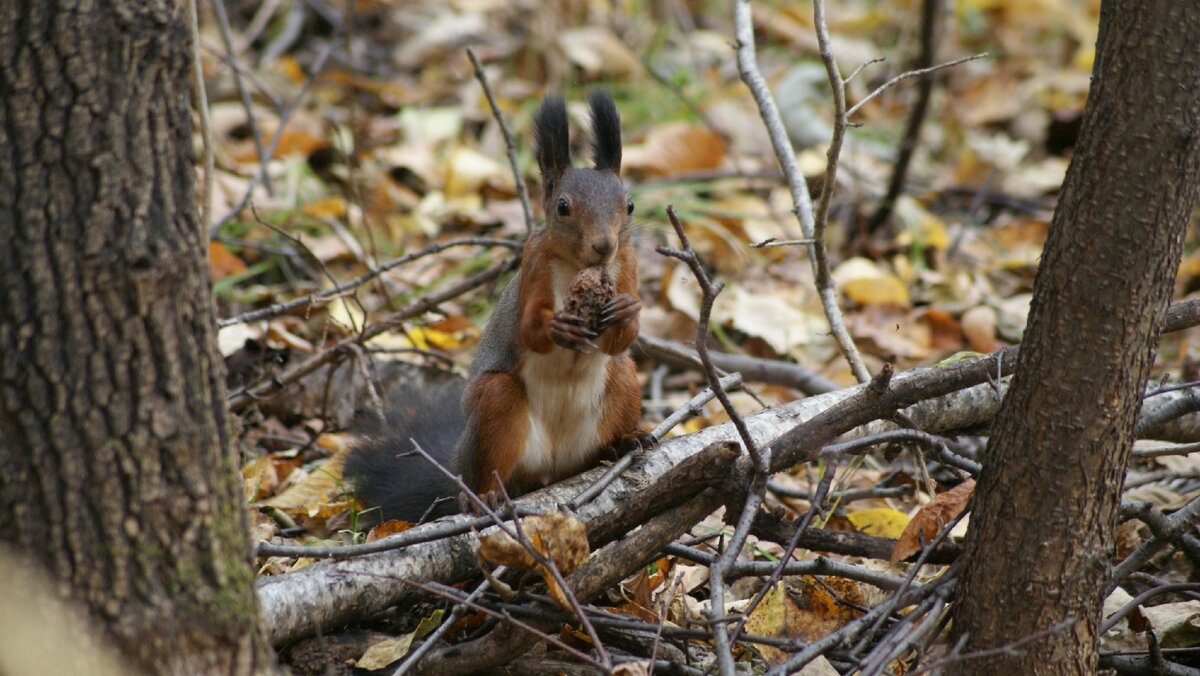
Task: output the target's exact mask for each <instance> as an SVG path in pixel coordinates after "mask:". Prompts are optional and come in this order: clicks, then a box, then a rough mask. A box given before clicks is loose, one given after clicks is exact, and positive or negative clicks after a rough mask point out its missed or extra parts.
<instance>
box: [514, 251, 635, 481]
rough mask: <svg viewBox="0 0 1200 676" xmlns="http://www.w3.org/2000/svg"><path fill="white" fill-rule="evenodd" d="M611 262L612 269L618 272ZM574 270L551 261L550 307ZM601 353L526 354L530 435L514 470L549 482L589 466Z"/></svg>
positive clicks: (557, 306) (602, 371)
mask: <svg viewBox="0 0 1200 676" xmlns="http://www.w3.org/2000/svg"><path fill="white" fill-rule="evenodd" d="M616 267H617V261H615V260H614V262H613V265H612V266H611V267H610V272H611V273H612V274H613V275H614V276H615V275H616V273H617V272H619V270H616V269H613V268H616ZM574 277H575V271H573V270H571V269H570V268H569V267H568V266H566V265H564V264H563V263H560V262H558V261H553V262H551V264H550V279H551V282H550V283H551V285H552V288H553V290H554V311H555V312H558V311H560V310H562V307H563V303H564V302H565V301H566V299H567V296H568V294H569V293H570V289H571V282H572V281H573V280H574ZM611 358H612V357H610V356H609V355H607V354H604V353H603V352H599V351H596V352H592V353H590V354H579V353H577V352H574V351H573V350H568V349H566V348H563V347H559V346H557V345H556V346H554V348H553V349H552V350H550V351H549V352H547V353H545V354H537V353H534V352H528V353H526V355H525V358H524V362H523V365H522V368H521V379H522V380H523V381H524V382H525V396H526V398H527V399H528V401H529V434H528V436H527V437H526V439H525V449H524V452H523V453H522V454H521V459H520V461H519V462H518V463H517V468H516V469H517V471H518V472H520V473H521V474H525V475H528V476H535V477H539V479H540V480H541V481H542V482H543V483H549V482H550V481H553V480H555V479H559V478H562V477H565V476H569V475H571V474H575V473H576V472H579V471H580V470H582V469H583V468H584V467H586V466H588V465H591V464H592V463H593V459H594V457H595V453H596V451H597V450H598V449H599V448H600V420H601V418H602V416H603V415H604V400H605V398H604V390H605V387H606V386H607V384H608V362H609V360H610V359H611Z"/></svg>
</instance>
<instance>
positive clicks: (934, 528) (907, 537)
mask: <svg viewBox="0 0 1200 676" xmlns="http://www.w3.org/2000/svg"><path fill="white" fill-rule="evenodd" d="M974 490H975V480H974V479H967V480H966V481H964V482H962V483H961V484H959V485H957V486H955V487H954V488H951V489H950V490H948V491H945V492H943V493H938V494H937V495H936V496H935V497H934V498H933V502H931V503H929V504H928V505H925V506H924V507H922V508H921V511H919V512H917V513H916V515H915V516H913V518H912V520H911V521H909V522H908V526H907V527H905V529H904V532H903V533H901V534H900V539H898V540H896V546H895V548H893V549H892V563H896V562H897V561H903V560H904V559H907V558H908V557H910V556H912V555H913V554H916V553H917V552H919V551H920V550H921V544H922V543H923V542H929V541H930V540H932V539H933V538H935V537H937V534H938V531H940V530H941V529H942V527H943V526H945V525H946V524H948V523H950V522H951V521H953V520H954V518H955V517H956V516H958V515H959V514H962V512H963V510H964V509H965V508H966V506H967V500H968V499H970V497H971V493H972V492H974Z"/></svg>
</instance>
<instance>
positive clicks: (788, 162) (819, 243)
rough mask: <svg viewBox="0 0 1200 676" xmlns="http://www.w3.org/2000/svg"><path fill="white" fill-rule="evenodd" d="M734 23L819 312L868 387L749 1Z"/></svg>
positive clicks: (742, 66) (740, 3) (741, 62)
mask: <svg viewBox="0 0 1200 676" xmlns="http://www.w3.org/2000/svg"><path fill="white" fill-rule="evenodd" d="M733 21H734V32H735V35H736V37H737V63H738V72H739V73H741V76H742V81H743V82H745V83H746V86H747V87H748V88H749V89H750V93H751V94H752V95H753V96H754V101H755V103H756V104H757V105H758V112H759V115H760V116H761V117H762V120H763V123H764V124H765V125H766V128H767V134H768V136H770V138H771V147H772V148H773V149H774V151H775V157H776V159H777V160H778V161H779V166H780V168H781V169H782V170H783V174H784V176H785V177H786V179H787V185H788V189H789V191H790V192H791V196H792V202H793V204H795V210H794V213H795V214H796V219H797V220H798V221H799V223H800V230H801V232H802V233H803V234H804V237H805V238H806V239H811V240H813V242H812V244H809V245H808V256H809V259H810V261H811V262H812V266H813V275H814V277H815V278H816V286H817V293H818V295H819V297H820V298H821V307H822V308H823V309H824V310H825V317H826V319H827V320H828V321H829V328H830V331H831V332H832V333H833V337H834V340H836V341H837V344H838V347H839V348H840V349H841V351H842V355H843V356H844V357H845V358H846V361H847V362H848V363H849V364H850V370H851V371H852V372H853V373H854V377H855V378H856V379H857V380H858V381H859V382H865V381H867V380H869V379H870V373H868V371H867V367H866V365H865V364H863V361H862V357H861V356H860V355H859V353H858V348H856V347H855V346H854V341H853V339H851V337H850V332H849V331H848V330H847V329H846V323H845V320H844V319H843V318H842V311H841V308H839V307H838V304H837V289H836V287H835V285H834V282H833V277H832V275H831V274H830V268H829V258H828V254H827V252H826V250H825V242H824V239H823V234H824V226H823V225H822V226H821V230H820V231H818V229H817V226H816V221H815V219H814V216H813V206H812V199H811V198H810V197H809V195H808V186H807V184H806V183H805V182H804V177H803V175H802V174H801V173H800V168H799V166H797V164H796V152H795V150H794V149H793V148H792V142H791V141H790V140H788V137H787V132H786V131H784V128H783V121H782V120H781V119H780V117H779V108H778V107H777V106H776V105H775V99H774V98H772V96H771V91H770V89H769V88H768V87H767V82H766V80H765V79H763V76H762V73H760V72H759V70H758V63H757V59H756V57H755V53H754V26H753V21H752V20H751V16H750V1H749V0H735V2H734V10H733ZM837 81H838V84H839V85H840V84H841V82H842V80H841V77H840V76H839V77H838V79H837ZM829 189H831V188H830V187H829V185H828V183H827V184H826V190H829Z"/></svg>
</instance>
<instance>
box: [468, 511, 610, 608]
mask: <svg viewBox="0 0 1200 676" xmlns="http://www.w3.org/2000/svg"><path fill="white" fill-rule="evenodd" d="M521 532H523V533H524V534H525V537H527V538H529V542H530V544H531V545H532V546H533V549H534V550H535V551H537V553H538V554H540V555H541V556H542V557H544V558H545V559H548V560H550V561H551V562H552V563H553V564H554V567H555V568H557V569H558V571H559V572H560V573H562V574H563V575H570V574H571V573H572V572H574V571H575V569H576V568H578V567H579V566H580V565H582V564H583V562H584V561H587V558H588V554H589V553H590V550H589V549H588V541H587V529H586V528H585V527H584V525H583V522H582V521H580V520H579V519H577V518H575V517H573V516H570V515H569V514H564V513H562V512H551V513H549V514H544V515H542V516H531V517H528V518H525V519H521ZM478 555H479V557H480V558H481V559H483V560H484V561H487V562H489V563H491V564H493V565H503V566H508V567H510V568H516V569H520V570H530V569H535V568H536V569H537V570H538V572H540V573H541V574H542V578H543V579H545V580H546V586H547V587H548V588H549V591H550V595H551V596H552V597H554V600H555V601H557V602H558V604H559V605H560V606H562V607H563V608H565V609H568V610H569V609H570V607H571V606H570V604H569V603H568V602H567V598H566V592H565V591H564V590H563V589H562V588H560V587H559V586H558V583H557V582H556V581H555V579H554V575H553V574H552V573H551V571H550V570H549V569H548V568H546V567H545V566H543V565H541V564H540V563H538V562H537V561H535V560H534V558H533V555H532V554H530V552H529V550H528V549H526V548H525V547H524V546H522V544H521V543H519V542H517V541H516V540H514V539H513V538H512V537H510V536H509V535H508V533H505V532H503V531H498V532H496V533H491V534H489V535H486V536H484V537H482V538H480V539H479V550H478Z"/></svg>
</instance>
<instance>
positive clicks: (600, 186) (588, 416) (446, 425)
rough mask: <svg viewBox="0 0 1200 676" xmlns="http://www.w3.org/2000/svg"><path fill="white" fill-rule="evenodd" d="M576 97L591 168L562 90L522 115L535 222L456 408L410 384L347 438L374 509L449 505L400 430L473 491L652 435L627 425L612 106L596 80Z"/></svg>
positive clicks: (629, 208)
mask: <svg viewBox="0 0 1200 676" xmlns="http://www.w3.org/2000/svg"><path fill="white" fill-rule="evenodd" d="M588 106H589V109H590V112H591V122H592V149H593V168H577V167H574V166H572V162H571V153H570V145H569V142H570V138H569V131H568V125H567V111H566V106H565V104H564V102H563V99H562V98H561V97H559V96H557V95H547V96H545V97H544V98H543V99H542V102H541V105H540V107H539V108H538V111H537V113H536V115H535V117H534V139H535V144H536V155H537V162H538V169H539V171H540V173H541V178H542V187H543V196H542V206H543V209H544V212H545V217H546V218H545V221H546V222H545V225H544V226H543V227H542V228H540V229H539V230H537V231H536V232H535V233H534V234H532V235H531V236H530V237H529V239H528V241H527V242H526V244H525V247H524V251H523V253H522V256H521V264H520V269H519V270H518V271H517V273H516V274H515V275H514V276H513V278H512V280H511V281H510V282H509V284H508V286H507V287H505V289H504V291H503V293H502V294H501V296H500V300H499V301H498V302H497V304H496V306H495V309H494V310H493V312H492V316H491V319H490V320H489V321H488V323H487V325H486V327H485V329H484V332H483V336H482V338H481V340H480V343H479V347H478V349H477V352H476V354H475V358H474V360H473V361H472V363H471V368H470V372H469V375H468V378H467V381H466V384H465V388H464V391H463V394H462V410H461V413H460V414H459V415H455V414H453V413H451V414H449V415H447V412H446V411H445V408H446V404H445V401H446V399H445V397H444V396H443V397H441V399H440V401H439V400H437V399H436V398H434V396H429V395H425V396H421V395H418V396H417V398H416V401H410V402H408V403H407V405H406V406H405V407H404V410H400V411H398V412H393V415H390V416H389V417H390V418H391V420H390V421H389V422H388V423H384V424H382V425H377V426H376V428H375V429H374V430H373V432H372V433H371V434H368V435H367V436H366V438H365V440H364V441H362V442H361V443H359V444H358V445H357V446H356V447H355V448H353V449H352V450H351V452H350V455H349V456H348V458H347V461H346V467H345V476H346V477H347V478H349V479H350V480H351V481H353V482H354V486H355V488H356V490H357V495H358V498H359V500H360V501H362V502H364V503H366V504H367V505H371V506H374V507H378V508H379V512H380V513H379V514H378V515H376V516H375V517H373V518H381V519H401V520H406V521H412V522H418V521H421V520H423V519H425V518H436V517H438V516H443V515H445V514H450V513H453V512H455V511H457V510H456V509H455V507H456V506H457V505H456V504H455V502H456V501H455V500H453V499H451V498H452V496H457V495H458V492H459V491H458V489H457V487H456V486H455V485H454V483H453V482H452V481H450V480H449V479H448V478H447V477H446V476H445V475H443V474H442V473H441V472H439V471H438V470H437V468H435V467H433V466H431V465H430V463H429V462H428V461H427V460H425V459H424V458H421V457H417V456H414V455H412V454H410V453H409V452H410V451H411V450H412V444H411V442H410V441H409V439H410V438H412V439H414V440H415V441H417V442H418V443H420V444H421V447H422V448H423V449H424V450H426V451H427V452H428V453H429V454H430V455H431V456H432V457H433V458H434V459H435V460H436V461H438V462H439V463H441V464H443V465H447V466H448V467H449V469H450V470H451V471H452V472H454V473H456V474H459V475H461V476H462V478H463V480H464V482H465V483H466V485H467V486H468V487H469V488H471V490H473V491H475V492H476V493H479V494H481V495H486V494H488V493H495V492H497V491H499V489H500V487H501V485H503V487H504V488H505V489H506V490H507V491H508V493H509V494H510V495H520V494H522V493H525V492H528V491H531V490H534V489H536V488H539V487H541V486H544V485H547V484H550V483H553V482H555V481H558V480H560V479H564V478H566V477H568V476H572V475H574V474H576V473H578V472H580V471H582V470H584V469H588V468H590V467H592V466H594V465H596V464H597V463H598V462H599V460H600V459H601V456H602V455H603V454H604V453H605V452H606V451H608V450H610V449H611V450H613V451H616V452H618V453H619V452H622V451H627V450H631V449H632V448H635V447H638V446H641V445H643V444H644V443H645V442H647V441H650V440H649V439H648V437H646V436H645V435H642V434H640V433H639V431H638V420H639V418H640V417H641V403H642V396H641V386H640V384H639V382H638V378H637V369H636V367H635V365H634V362H633V359H632V358H631V357H630V355H629V354H628V348H629V345H630V344H631V343H632V342H633V340H634V338H635V337H636V336H637V333H638V314H639V312H640V311H641V307H642V305H641V301H640V300H639V298H638V291H637V279H638V277H637V258H636V256H635V252H634V248H633V245H632V243H631V241H630V234H631V230H632V215H633V206H634V205H633V200H632V199H631V198H630V196H629V193H628V191H627V190H626V188H625V186H624V184H623V183H622V182H621V178H620V170H621V129H620V117H619V115H618V113H617V108H616V105H615V104H614V103H613V99H612V96H611V95H610V94H608V93H607V92H604V91H601V90H595V91H592V92H591V93H590V94H589V96H588ZM435 396H436V395H435ZM451 436H453V437H456V439H457V440H456V442H451V441H450V439H449V437H451Z"/></svg>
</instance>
